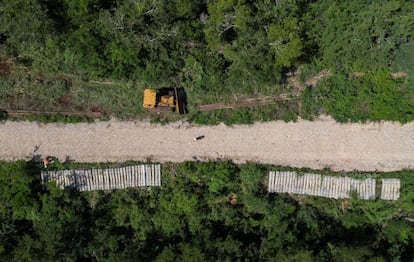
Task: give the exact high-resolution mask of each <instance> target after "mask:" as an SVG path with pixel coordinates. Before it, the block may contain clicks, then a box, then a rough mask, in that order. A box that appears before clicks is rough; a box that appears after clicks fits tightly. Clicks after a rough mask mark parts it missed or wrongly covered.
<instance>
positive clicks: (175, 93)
mask: <svg viewBox="0 0 414 262" xmlns="http://www.w3.org/2000/svg"><path fill="white" fill-rule="evenodd" d="M185 105H186V96H185V92H184V89H182V88H161V89H152V88H147V89H145V90H144V102H143V107H144V108H145V109H148V110H152V111H176V112H178V113H180V114H184V113H186V107H185Z"/></svg>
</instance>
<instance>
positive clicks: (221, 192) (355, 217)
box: [0, 161, 414, 261]
mask: <svg viewBox="0 0 414 262" xmlns="http://www.w3.org/2000/svg"><path fill="white" fill-rule="evenodd" d="M0 167H1V169H0V181H1V182H2V183H0V185H1V190H0V192H1V193H0V200H1V201H0V216H1V220H0V221H1V227H0V228H1V230H0V258H1V260H7V261H21V260H58V261H60V260H102V259H104V260H125V261H127V260H136V259H139V260H145V261H149V260H155V261H176V260H180V261H206V260H207V261H217V260H260V261H268V260H273V259H277V260H281V261H315V260H318V261H344V260H355V261H360V260H364V261H366V260H372V261H374V260H375V261H377V260H384V261H388V260H393V259H397V260H404V261H407V260H410V259H412V258H413V257H412V254H413V251H414V250H413V246H414V245H413V244H414V234H413V232H414V231H413V229H412V227H413V225H412V222H409V221H408V220H406V218H412V217H413V215H414V213H413V211H412V204H413V199H414V198H413V194H412V192H411V191H412V188H413V186H414V174H413V173H412V172H411V171H403V172H395V173H387V174H385V176H386V177H399V178H400V179H401V181H402V190H401V198H400V200H398V201H382V200H375V201H364V200H358V199H349V200H333V199H325V198H318V197H306V196H290V195H284V194H268V193H267V192H266V189H265V183H266V181H265V177H266V175H267V173H268V170H269V169H274V167H271V166H264V165H258V164H247V165H239V166H237V165H235V164H233V163H231V162H218V163H196V162H186V163H182V164H168V165H164V167H163V184H162V187H161V188H151V189H127V190H117V191H110V192H109V191H108V192H101V191H93V192H82V193H80V192H76V191H73V190H70V189H65V190H61V189H58V188H56V187H55V186H54V185H53V184H52V183H50V184H48V185H47V190H46V191H45V190H42V189H41V187H40V184H39V181H38V176H39V171H40V168H41V163H33V162H22V161H21V162H17V163H5V162H1V163H0ZM323 172H325V173H326V172H328V171H323ZM348 175H350V176H355V175H354V174H348ZM365 175H367V174H365ZM370 175H371V176H377V177H381V176H383V174H374V175H372V174H370ZM359 176H361V175H359Z"/></svg>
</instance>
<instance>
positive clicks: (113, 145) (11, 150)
mask: <svg viewBox="0 0 414 262" xmlns="http://www.w3.org/2000/svg"><path fill="white" fill-rule="evenodd" d="M200 135H204V136H205V137H204V138H203V139H200V140H197V141H194V138H195V137H198V136H200ZM413 152H414V123H410V124H405V125H400V124H398V123H390V122H380V123H368V124H338V123H336V122H335V121H333V120H332V119H330V118H328V117H323V118H321V119H319V120H317V121H313V122H310V121H304V120H299V121H298V122H295V123H285V122H282V121H275V122H268V123H256V124H253V125H237V126H225V125H219V126H195V125H191V124H189V123H186V122H177V123H173V124H169V125H164V126H163V125H158V124H151V123H149V122H121V121H117V120H111V121H109V122H96V123H92V124H87V123H80V124H66V125H65V124H39V123H35V122H9V121H7V122H4V123H1V124H0V159H3V160H17V159H31V158H33V157H34V156H36V155H37V156H41V157H45V156H48V155H50V156H56V157H58V158H59V159H61V160H62V161H63V160H64V159H73V160H75V161H78V162H106V161H110V162H124V161H127V160H141V161H148V160H152V161H157V162H158V161H159V162H165V161H173V162H181V161H185V160H201V161H208V160H217V159H231V160H233V161H234V162H236V163H246V162H259V163H267V164H275V165H283V166H293V167H309V168H314V169H323V168H331V169H333V170H337V171H339V170H346V171H352V170H361V171H376V170H377V171H392V170H401V169H414V154H413Z"/></svg>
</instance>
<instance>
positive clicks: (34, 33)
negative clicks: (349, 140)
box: [0, 0, 414, 122]
mask: <svg viewBox="0 0 414 262" xmlns="http://www.w3.org/2000/svg"><path fill="white" fill-rule="evenodd" d="M413 31H414V3H413V2H412V1H408V0H405V1H404V0H401V1H400V0H398V1H397V0H392V1H385V2H383V1H380V2H378V1H371V0H362V1H361V0H349V1H339V2H338V1H333V0H319V1H315V0H295V1H270V0H261V1H246V0H218V1H190V0H153V1H111V0H53V1H51V0H4V1H2V2H1V4H0V50H1V52H0V56H1V58H2V60H7V59H9V60H11V61H13V63H14V64H16V67H15V69H16V71H18V70H17V68H22V66H23V67H24V68H26V70H28V71H24V72H23V73H22V72H20V74H16V75H14V77H12V76H11V75H7V74H5V73H3V76H1V78H0V79H1V85H2V89H4V92H2V94H1V97H0V98H1V100H3V101H1V102H2V104H3V105H5V106H9V107H13V108H15V107H19V106H22V107H26V108H27V107H29V108H36V109H40V110H42V109H43V110H46V109H54V108H55V109H56V108H59V109H62V108H61V107H63V109H65V107H67V108H72V109H73V108H76V109H78V110H79V109H80V110H98V111H99V110H101V111H108V112H110V113H114V114H115V115H118V116H126V117H131V116H134V115H137V114H140V110H139V109H136V108H135V107H140V102H141V99H140V98H141V97H140V93H141V92H142V90H143V88H145V87H146V86H151V87H163V86H174V85H177V86H182V87H184V88H185V90H186V92H187V94H188V97H189V103H190V107H191V106H192V108H191V109H192V110H193V112H194V111H196V105H198V104H200V103H210V102H217V101H227V100H229V99H230V100H231V99H233V97H234V95H241V96H255V95H276V94H279V93H286V92H289V87H286V86H285V85H282V83H283V82H284V80H285V77H286V72H287V71H288V70H295V69H297V68H301V70H302V74H303V75H304V77H306V76H309V75H311V74H315V73H317V72H318V71H320V70H322V69H329V70H330V72H331V73H332V74H331V77H330V78H329V79H326V81H324V82H323V83H321V84H320V85H318V86H317V87H316V88H308V89H306V92H305V94H304V95H303V97H302V99H303V100H304V107H303V108H304V111H305V112H304V116H305V117H312V116H313V115H314V114H316V113H318V112H321V111H322V112H327V113H329V114H331V115H333V116H334V117H335V118H336V119H337V120H340V121H349V120H352V121H358V120H363V121H364V120H379V119H385V120H397V121H401V122H407V121H411V120H413V118H414V107H413V97H414V95H413V90H414V80H413V79H414V74H413V72H414V71H413V69H412V68H413V66H414V64H413V63H414V62H413V61H414V44H413ZM392 73H401V74H400V75H399V77H397V78H395V77H392ZM394 76H395V74H394ZM79 79H80V80H82V81H84V82H83V83H78V82H77V81H78V80H79ZM102 79H107V80H108V79H109V80H111V81H112V82H113V81H120V82H121V83H124V85H121V86H105V85H101V86H99V87H96V86H95V87H94V86H91V83H90V81H91V80H102ZM68 80H69V83H68ZM378 83H382V85H381V86H378ZM96 89H98V90H99V91H97V90H96ZM22 90H24V91H22ZM131 90H133V91H134V92H133V91H131ZM131 93H132V94H131ZM134 93H138V94H134ZM86 97H87V98H86ZM400 98H404V99H402V100H400ZM27 100H29V101H31V103H30V102H27ZM138 100H139V101H138ZM396 104H398V106H397V107H394V105H396ZM0 106H1V105H0ZM71 106H72V107H71ZM280 107H282V108H283V105H281V106H280ZM282 108H276V109H275V110H271V112H267V113H264V114H265V115H266V114H273V115H274V116H273V117H274V118H277V117H284V118H288V119H290V118H291V117H287V116H286V115H283V114H282V115H281V114H277V113H274V111H277V110H282ZM260 110H266V109H260ZM287 110H288V111H289V110H290V111H292V112H291V113H293V115H295V114H297V112H296V111H295V109H292V108H289V107H288V108H287ZM251 113H252V112H250V111H247V112H242V113H241V114H247V115H248V114H251ZM253 115H254V114H253ZM246 118H248V117H243V118H242V119H241V120H236V121H238V122H243V121H244V122H246ZM253 118H254V119H253V120H258V119H261V118H263V116H262V115H260V114H258V115H254V117H253ZM265 118H266V117H265Z"/></svg>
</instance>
